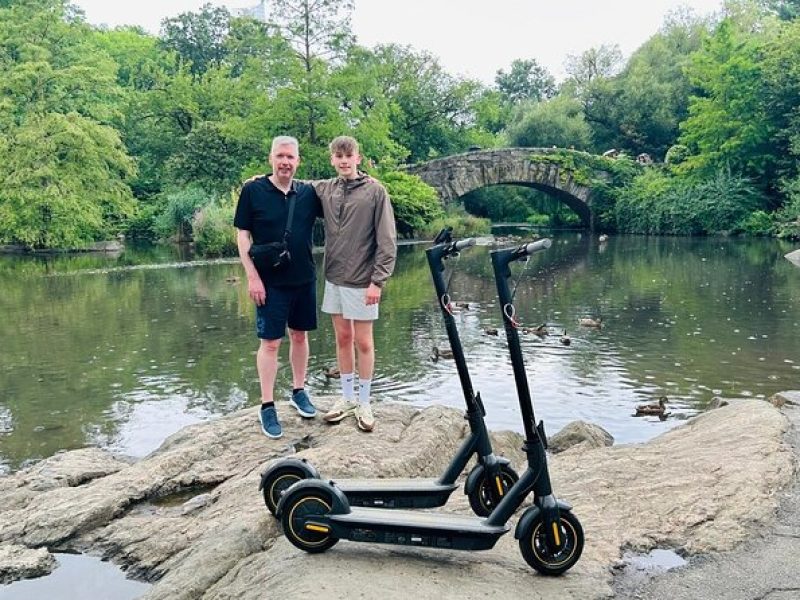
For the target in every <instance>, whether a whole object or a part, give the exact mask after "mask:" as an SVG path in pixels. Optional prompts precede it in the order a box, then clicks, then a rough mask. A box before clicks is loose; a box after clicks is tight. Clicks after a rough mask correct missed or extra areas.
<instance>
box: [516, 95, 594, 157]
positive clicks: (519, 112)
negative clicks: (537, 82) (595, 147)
mask: <svg viewBox="0 0 800 600" xmlns="http://www.w3.org/2000/svg"><path fill="white" fill-rule="evenodd" d="M505 134H506V136H507V138H508V141H509V145H511V146H521V147H534V148H549V147H551V146H556V147H558V148H569V147H576V148H580V149H586V148H589V147H590V146H591V130H590V128H589V125H588V124H587V123H586V120H585V119H584V116H583V110H582V108H581V105H580V103H579V102H578V101H577V100H575V99H573V98H570V97H568V96H557V97H556V98H553V99H552V100H549V101H547V102H526V103H522V104H519V105H518V106H517V108H516V110H515V111H514V113H513V115H512V116H511V118H510V119H509V124H508V127H507V128H506V131H505Z"/></svg>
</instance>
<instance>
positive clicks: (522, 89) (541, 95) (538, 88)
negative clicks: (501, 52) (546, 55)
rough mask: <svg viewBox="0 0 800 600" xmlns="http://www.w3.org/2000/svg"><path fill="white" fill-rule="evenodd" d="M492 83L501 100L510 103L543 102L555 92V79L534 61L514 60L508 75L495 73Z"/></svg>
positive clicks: (500, 72) (499, 72)
mask: <svg viewBox="0 0 800 600" xmlns="http://www.w3.org/2000/svg"><path fill="white" fill-rule="evenodd" d="M494 81H495V85H497V89H498V90H499V91H500V93H501V94H502V96H503V98H504V99H505V100H507V101H508V102H511V103H517V102H521V101H523V100H536V101H539V100H545V99H547V98H552V97H553V96H554V95H555V92H556V80H555V78H554V77H553V76H552V75H551V74H550V72H549V71H548V70H547V69H546V68H545V67H543V66H541V65H540V64H539V63H538V62H536V59H530V60H520V59H517V60H515V61H514V62H512V63H511V70H510V71H509V72H508V73H506V72H505V71H503V70H502V69H500V70H499V71H497V75H496V76H495V78H494Z"/></svg>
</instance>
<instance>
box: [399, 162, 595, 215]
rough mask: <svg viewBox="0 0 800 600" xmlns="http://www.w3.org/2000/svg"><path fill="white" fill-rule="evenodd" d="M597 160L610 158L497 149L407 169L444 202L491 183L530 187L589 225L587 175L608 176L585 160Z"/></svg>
mask: <svg viewBox="0 0 800 600" xmlns="http://www.w3.org/2000/svg"><path fill="white" fill-rule="evenodd" d="M602 160H611V159H605V158H603V157H598V156H594V155H592V154H588V153H586V152H580V151H577V150H565V149H559V148H496V149H491V150H477V151H472V152H466V153H464V154H455V155H453V156H447V157H444V158H437V159H434V160H431V161H427V162H424V163H417V164H415V165H411V166H410V167H408V172H409V173H413V174H415V175H418V176H419V177H420V178H421V179H422V180H423V181H424V182H425V183H427V184H428V185H430V186H431V187H433V188H434V189H436V191H437V193H438V194H439V198H440V199H441V200H442V202H443V203H444V204H449V203H450V202H455V201H456V200H457V199H458V198H460V197H461V196H463V195H464V194H467V193H469V192H472V191H474V190H477V189H480V188H483V187H488V186H491V185H499V184H513V185H522V186H526V187H531V188H534V189H537V190H540V191H542V192H545V193H547V194H549V195H550V196H553V197H555V198H557V199H558V200H560V201H561V202H563V203H564V204H566V205H567V206H569V207H570V208H571V209H572V210H573V211H575V213H576V214H577V215H578V216H579V217H580V219H581V221H583V223H584V225H585V226H586V227H588V228H589V229H591V230H594V229H595V226H596V219H595V215H594V212H593V211H592V201H593V196H594V194H593V191H594V190H593V186H592V180H593V179H594V180H595V181H596V180H597V179H600V180H606V179H608V178H609V177H608V173H605V172H604V171H603V170H602V169H596V168H593V167H592V166H587V165H591V164H592V163H593V162H595V161H602Z"/></svg>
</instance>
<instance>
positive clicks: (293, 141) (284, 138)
mask: <svg viewBox="0 0 800 600" xmlns="http://www.w3.org/2000/svg"><path fill="white" fill-rule="evenodd" d="M278 146H294V148H295V150H297V154H298V155H299V154H300V142H298V141H297V138H293V137H292V136H290V135H279V136H277V137H274V138H272V148H271V149H270V151H269V153H270V156H271V155H273V154H275V150H276V149H277V148H278Z"/></svg>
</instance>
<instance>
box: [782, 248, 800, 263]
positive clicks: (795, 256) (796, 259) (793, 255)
mask: <svg viewBox="0 0 800 600" xmlns="http://www.w3.org/2000/svg"><path fill="white" fill-rule="evenodd" d="M784 258H785V259H786V260H788V261H789V262H791V263H793V264H795V265H797V266H798V267H800V249H798V250H795V251H794V252H789V254H786V255H784Z"/></svg>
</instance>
